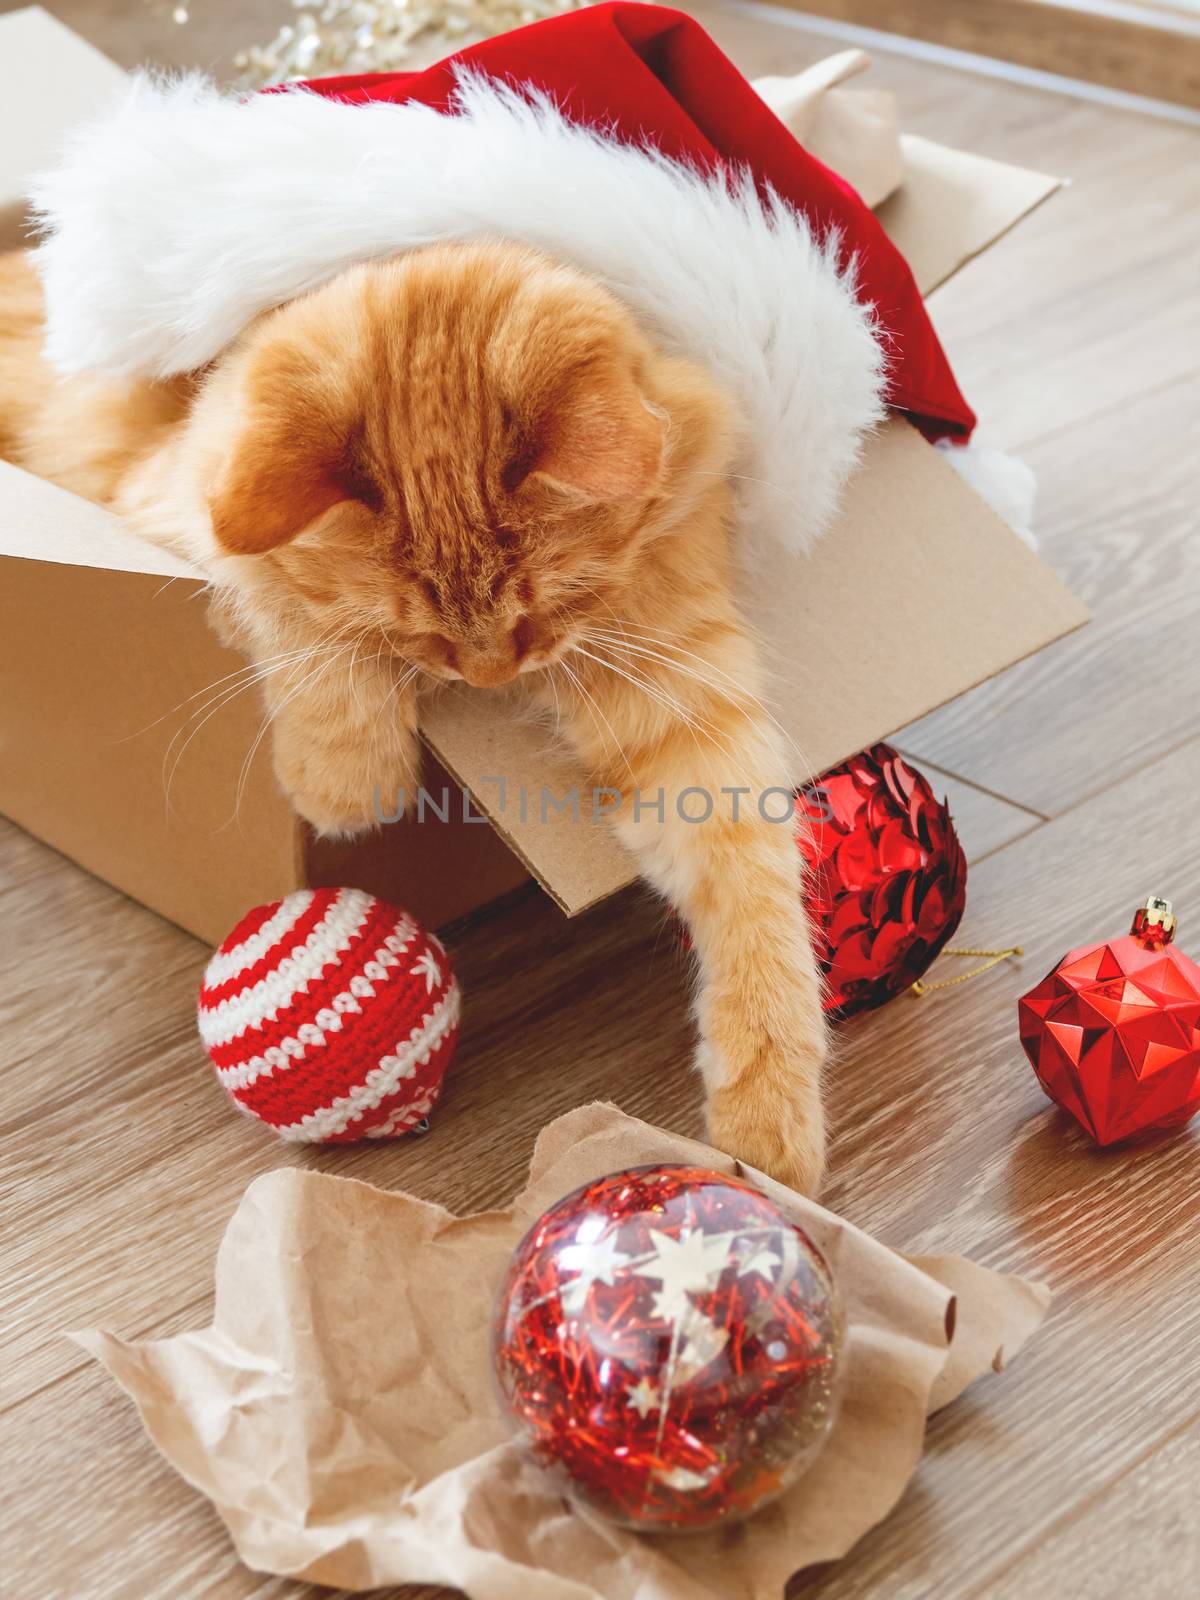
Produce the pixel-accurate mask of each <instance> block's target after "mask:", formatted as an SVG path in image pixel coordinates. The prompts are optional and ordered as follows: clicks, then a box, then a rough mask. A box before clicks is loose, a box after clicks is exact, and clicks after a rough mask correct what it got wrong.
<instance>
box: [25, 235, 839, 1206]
mask: <svg viewBox="0 0 1200 1600" xmlns="http://www.w3.org/2000/svg"><path fill="white" fill-rule="evenodd" d="M40 339H41V304H40V294H39V290H38V286H37V281H36V278H35V275H34V273H33V271H32V268H31V266H30V265H29V262H28V259H27V258H26V257H24V256H20V255H17V256H9V257H5V258H0V454H3V455H6V456H8V457H10V458H11V459H12V460H14V461H16V462H18V463H19V464H21V465H22V466H25V467H27V468H28V469H29V470H31V471H33V472H36V473H39V474H41V475H42V476H43V477H46V478H49V479H52V480H54V481H55V482H58V483H60V484H63V485H64V486H66V487H68V488H70V489H73V490H75V491H76V492H77V493H79V494H82V495H85V496H89V497H91V498H94V499H96V500H100V501H103V502H105V503H107V504H109V505H110V506H112V507H113V509H114V510H116V511H117V512H119V513H120V514H121V515H122V516H124V517H125V518H126V519H127V520H128V521H129V522H130V524H131V525H132V526H133V527H134V528H135V529H136V530H137V531H138V532H139V533H141V534H142V535H143V536H145V537H147V538H149V539H152V540H155V541H157V542H159V543H162V544H166V545H169V546H171V547H172V548H174V549H176V550H178V551H179V552H181V553H182V554H184V555H186V556H187V557H188V558H190V559H191V560H192V561H193V562H195V563H196V565H197V566H199V567H201V568H203V569H204V570H205V571H206V572H207V573H208V574H209V575H210V576H211V578H212V579H213V581H214V584H215V586H216V595H217V598H216V601H215V610H216V614H217V621H218V625H219V626H220V627H221V628H222V630H223V632H224V633H225V635H226V637H228V638H229V639H230V640H232V641H233V642H235V643H236V644H237V645H238V646H239V647H240V648H241V649H242V650H243V651H244V652H246V653H247V654H248V655H249V656H250V658H251V659H252V661H254V662H256V663H259V664H261V668H262V672H263V674H264V676H263V680H262V681H263V688H264V691H265V694H266V698H267V702H268V707H269V709H270V710H271V712H272V713H273V718H274V753H275V766H276V771H277V773H278V776H279V780H280V782H281V784H282V785H283V787H284V789H285V790H286V791H287V793H288V794H289V795H290V796H291V798H292V800H293V802H294V803H295V805H296V807H297V809H298V810H299V811H300V812H301V813H302V814H303V815H304V816H305V817H307V818H308V819H309V821H310V822H312V823H313V824H314V826H316V827H317V828H319V829H324V830H327V831H330V832H343V831H344V832H352V831H355V830H358V829H363V828H369V827H371V826H373V825H374V823H375V795H376V793H377V791H380V792H382V794H383V796H384V797H385V799H390V797H391V796H393V795H395V794H396V793H397V792H398V791H400V790H405V791H407V792H408V793H409V794H411V793H412V792H413V790H414V788H415V786H416V783H417V781H418V765H419V760H418V749H417V744H416V738H415V731H414V730H415V724H416V708H417V700H418V696H419V695H420V693H421V690H422V686H423V685H425V684H427V683H428V682H429V680H432V679H439V678H440V679H445V678H463V679H465V680H466V681H467V683H468V684H472V685H476V686H478V688H479V689H480V690H481V691H483V692H487V693H491V692H494V691H495V690H496V688H497V687H498V686H500V685H507V684H510V683H511V682H512V681H513V680H515V679H518V678H519V680H520V681H519V684H516V685H514V689H515V691H517V692H519V693H520V694H521V695H522V697H528V698H531V699H532V700H534V701H535V702H537V703H539V704H541V705H543V706H545V707H546V708H547V709H548V711H549V712H550V713H552V714H553V715H554V716H555V717H556V718H557V721H558V726H559V728H560V729H561V731H562V733H563V734H564V735H565V737H566V738H567V739H568V740H569V741H570V743H571V744H572V745H573V747H574V749H575V750H576V752H577V753H578V756H579V758H580V760H581V762H582V763H583V765H584V767H585V769H586V772H587V776H588V779H589V781H590V782H591V783H593V784H595V785H597V786H602V787H605V788H611V789H614V790H619V791H620V793H621V797H622V799H621V804H620V807H619V808H618V809H617V810H616V811H615V813H614V819H613V820H614V825H615V826H616V827H617V828H618V830H619V831H620V833H621V836H622V837H623V839H624V840H625V842H626V844H627V845H629V846H630V847H631V848H632V850H633V851H634V852H635V854H636V856H637V858H638V861H639V864H640V866H641V869H642V871H643V872H644V874H645V875H646V877H647V878H648V879H649V880H650V881H651V882H652V883H653V884H654V885H655V886H656V888H658V889H659V890H660V891H661V892H662V893H663V894H664V895H665V896H666V897H667V898H668V899H669V900H670V901H671V902H672V903H673V904H674V905H675V906H676V907H677V908H678V909H679V910H680V911H681V912H682V914H683V916H684V917H685V918H686V921H687V924H688V927H689V929H690V932H691V937H692V942H693V945H694V947H695V950H696V953H697V957H698V961H699V987H698V994H697V1001H696V1017H697V1022H698V1026H699V1035H700V1038H699V1046H698V1053H697V1064H698V1066H699V1068H700V1071H701V1074H702V1076H703V1079H704V1083H705V1087H706V1090H707V1096H708V1126H709V1134H710V1137H711V1139H712V1141H713V1142H714V1143H715V1144H716V1145H718V1146H719V1147H720V1148H722V1149H724V1150H727V1151H729V1152H730V1153H732V1154H733V1155H736V1156H738V1157H741V1158H743V1159H745V1160H746V1161H747V1162H749V1163H751V1164H752V1165H754V1166H757V1167H760V1168H762V1169H763V1170H764V1171H766V1172H768V1173H770V1174H772V1175H773V1176H774V1177H777V1178H780V1179H782V1180H783V1181H784V1182H786V1183H789V1184H792V1185H793V1186H795V1187H797V1188H800V1189H803V1190H807V1191H812V1190H813V1189H815V1188H816V1186H817V1184H818V1182H819V1179H820V1176H821V1169H822V1161H823V1146H824V1136H823V1128H822V1113H821V1095H820V1076H821V1066H822V1061H823V1058H824V1055H825V1030H824V1022H823V1017H822V1012H821V1004H820V988H819V979H818V975H817V972H816V969H815V965H814V961H813V956H812V948H811V943H810V939H809V931H808V927H807V923H806V918H805V914H804V911H803V909H802V905H801V899H800V872H801V864H800V857H799V852H798V849H797V846H796V844H795V841H794V837H793V829H792V827H791V826H790V824H787V823H785V824H783V825H781V824H780V823H778V822H770V821H767V820H765V819H764V816H763V814H762V811H761V810H760V807H759V805H758V803H757V801H758V797H759V796H761V795H763V794H764V792H765V791H770V790H787V789H788V788H789V778H788V769H787V763H786V762H785V760H784V755H783V751H782V748H781V741H780V738H779V737H778V735H777V733H776V731H775V728H774V724H773V722H772V720H771V718H770V717H769V715H768V714H767V713H766V712H765V711H764V710H763V709H762V706H761V704H760V701H759V698H758V696H759V692H760V683H759V668H758V664H757V661H756V655H755V648H754V645H753V644H752V642H751V640H750V639H749V637H748V636H747V633H746V631H745V629H744V627H743V625H742V622H741V619H740V618H739V615H738V610H737V607H736V605H735V602H734V599H733V572H734V552H733V550H732V548H731V546H732V541H733V533H732V517H731V501H732V496H731V490H730V484H729V479H728V465H729V460H730V456H731V451H732V442H733V426H732V418H731V415H730V406H729V402H728V401H727V399H726V397H725V396H724V394H723V393H722V392H721V391H720V390H719V389H718V388H717V387H716V385H715V384H714V382H713V380H712V379H711V378H710V377H709V376H708V375H707V374H706V373H705V372H704V371H702V370H701V369H699V368H697V367H695V366H692V365H689V364H686V363H684V362H681V361H678V360H674V359H668V358H667V357H665V356H664V355H662V354H661V353H660V352H659V351H657V350H656V349H655V348H654V347H653V346H652V345H651V344H650V343H649V342H648V340H647V339H646V337H645V336H644V335H643V334H642V333H641V332H640V330H639V329H638V327H637V325H636V324H635V322H634V320H633V318H632V317H631V316H630V315H629V313H628V312H627V311H626V310H625V309H624V308H623V307H622V306H621V305H620V304H619V303H618V302H617V301H616V300H615V299H614V298H613V297H612V296H611V295H609V294H608V293H607V292H606V291H604V290H603V289H602V288H600V287H599V286H598V285H597V284H595V283H594V282H592V281H591V280H590V279H588V278H587V277H585V276H583V275H582V274H580V273H578V272H576V271H574V270H571V269H568V268H566V267H564V266H561V265H558V264H557V263H555V262H553V261H550V260H548V259H546V258H545V257H543V256H540V255H537V254H536V253H534V252H532V251H530V250H528V249H526V248H523V247H518V246H514V245H506V244H495V243H481V244H459V245H437V246H430V247H428V248H425V249H421V250H416V251H413V252H411V253H409V254H407V255H404V256H401V257H399V258H396V259H393V260H389V261H381V262H375V263H371V264H368V265H365V266H358V267H354V268H351V269H350V270H347V271H345V272H343V273H342V274H341V275H339V276H338V277H336V278H334V279H333V280H332V281H330V282H329V283H328V284H327V285H325V286H324V287H323V288H320V289H317V290H315V291H313V292H312V293H310V294H308V295H306V296H305V297H303V298H301V299H299V300H296V301H293V302H291V303H290V304H288V305H286V306H284V307H282V308H281V309H279V310H277V311H274V312H271V313H269V314H267V315H266V316H264V317H262V318H260V319H259V320H258V321H257V322H256V323H255V324H254V325H253V326H252V327H251V328H250V329H249V330H248V331H247V332H246V333H245V335H244V336H243V337H242V338H241V340H240V341H239V342H238V343H236V344H235V345H234V346H232V347H231V348H230V349H229V350H228V351H227V352H226V353H225V354H224V355H223V356H222V357H221V358H220V359H219V360H218V361H216V362H215V363H214V364H213V366H212V367H211V368H210V369H209V370H208V371H207V372H205V373H203V374H200V375H197V376H196V377H195V378H191V379H184V380H176V381H173V382H171V383H170V384H154V383H150V382H145V381H140V380H139V381H131V382H128V383H124V384H113V383H99V382H93V381H89V380H78V379H73V380H69V381H68V380H60V379H58V378H56V377H55V376H54V375H53V374H52V373H51V371H50V370H49V369H48V368H47V366H46V365H45V364H44V362H43V360H42V358H41V354H40ZM660 790H661V791H662V794H663V804H662V805H661V807H660V806H659V805H658V803H657V801H658V793H659V791H660ZM687 790H691V791H697V790H699V791H702V794H701V795H700V796H699V797H698V796H697V795H696V794H694V793H693V794H692V795H691V796H689V797H687V798H685V801H684V809H685V811H687V812H688V813H689V814H690V815H691V816H693V817H696V816H699V815H700V814H702V813H703V811H704V810H705V807H706V804H707V803H708V801H707V800H706V799H705V797H706V796H707V797H709V799H710V800H711V804H712V812H711V815H710V816H709V817H708V818H707V820H704V821H690V822H689V821H685V820H683V819H682V818H681V816H680V813H679V810H678V809H677V804H676V801H677V797H678V796H679V795H680V794H681V792H683V791H687ZM635 797H639V798H640V803H639V804H637V805H635ZM767 809H769V810H770V811H771V812H772V814H773V815H776V816H778V814H779V812H780V811H781V810H783V809H784V805H783V803H782V802H781V800H780V797H779V796H778V794H776V795H774V796H773V797H772V799H771V800H770V801H769V802H767Z"/></svg>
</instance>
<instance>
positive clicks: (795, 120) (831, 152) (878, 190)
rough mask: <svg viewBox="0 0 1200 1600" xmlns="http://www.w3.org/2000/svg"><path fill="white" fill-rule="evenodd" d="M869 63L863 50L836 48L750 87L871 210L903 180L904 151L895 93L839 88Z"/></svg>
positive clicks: (868, 57)
mask: <svg viewBox="0 0 1200 1600" xmlns="http://www.w3.org/2000/svg"><path fill="white" fill-rule="evenodd" d="M870 65H871V58H870V56H868V55H867V54H866V53H865V51H862V50H842V51H840V52H839V53H838V54H837V55H834V56H826V57H825V59H824V60H822V61H817V62H814V64H813V65H812V66H811V67H808V68H806V69H805V71H803V72H797V73H795V74H794V75H793V76H791V77H788V78H755V79H754V81H753V86H754V88H755V90H756V91H757V93H758V94H759V96H760V97H761V98H762V99H763V100H765V101H766V102H767V104H768V105H769V106H770V108H771V110H772V111H773V112H774V113H775V115H776V116H777V117H778V118H779V120H780V122H782V123H783V124H784V126H785V127H786V128H787V129H788V131H789V132H790V133H792V134H793V135H794V136H795V138H796V140H797V141H798V143H800V144H802V145H803V146H804V148H805V149H806V150H807V151H808V152H809V153H810V154H811V155H814V156H816V158H817V160H818V161H823V162H824V163H825V165H826V166H827V167H831V168H832V169H833V171H834V172H836V173H837V174H838V176H839V177H841V178H845V180H846V182H847V183H849V184H851V185H852V186H853V187H854V188H855V189H857V190H858V192H859V194H860V195H861V196H862V198H863V200H864V201H865V203H866V204H867V205H869V206H871V207H872V208H873V207H875V206H878V205H881V204H882V203H883V202H884V201H885V200H886V199H887V197H888V195H890V194H892V193H894V191H895V190H897V189H898V188H899V187H900V185H901V184H902V183H903V181H904V152H903V149H902V148H901V144H900V119H899V115H898V112H897V110H896V97H895V95H893V94H891V93H890V92H889V91H888V90H887V89H846V88H843V87H842V85H843V84H845V83H846V81H847V80H848V79H850V78H854V77H857V76H858V74H859V73H860V72H865V71H866V70H867V68H868V67H869V66H870Z"/></svg>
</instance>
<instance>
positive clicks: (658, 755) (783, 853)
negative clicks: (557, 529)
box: [564, 619, 826, 1193]
mask: <svg viewBox="0 0 1200 1600" xmlns="http://www.w3.org/2000/svg"><path fill="white" fill-rule="evenodd" d="M648 637H649V638H650V639H651V640H652V642H647V639H648ZM586 648H587V649H588V651H589V652H590V653H591V655H592V656H593V657H594V656H597V655H599V656H603V657H605V658H606V659H608V660H609V661H610V662H611V668H612V669H613V670H608V671H605V670H604V669H602V668H601V667H600V666H599V664H598V663H597V662H596V661H595V660H590V661H584V662H579V661H578V659H577V657H574V656H573V657H571V658H569V659H570V660H571V661H572V662H573V663H574V666H573V670H574V671H576V673H577V675H582V674H581V673H580V669H581V668H582V669H584V670H586V673H587V676H586V678H585V679H584V683H585V686H586V688H587V689H588V691H589V693H590V694H591V695H592V696H593V697H594V698H595V700H596V702H597V704H596V706H595V708H594V709H592V708H589V706H588V705H587V704H586V701H584V700H582V699H581V698H579V697H576V696H572V697H570V698H569V699H568V700H566V701H565V702H564V703H565V704H567V705H568V706H569V707H570V712H569V715H570V732H571V734H572V736H573V740H574V742H575V744H576V745H577V747H578V748H579V749H580V751H581V753H582V754H583V755H584V756H585V759H586V760H587V763H588V766H589V768H590V770H591V771H592V772H593V773H595V774H598V775H599V781H600V782H602V783H604V784H605V785H611V786H612V787H614V788H618V789H620V791H621V803H620V807H619V809H618V810H617V811H616V812H615V815H614V820H615V822H616V826H617V828H618V830H619V832H620V834H621V836H622V837H623V839H624V840H625V842H626V843H627V844H628V845H629V846H630V847H631V849H632V850H633V852H634V854H635V855H636V857H637V859H638V863H639V866H640V867H641V870H642V871H643V873H644V874H645V875H646V877H647V878H649V879H650V881H651V882H652V883H653V884H654V885H655V886H656V887H657V888H658V889H659V890H660V891H661V892H662V893H663V894H664V895H665V896H666V897H667V899H668V900H669V901H670V902H671V903H672V904H673V905H674V906H675V907H676V908H677V909H678V910H679V911H680V913H681V914H682V915H683V917H684V919H685V920H686V922H687V926H688V929H689V931H690V934H691V938H692V943H693V945H694V947H695V951H696V955H697V958H698V962H699V984H698V990H697V996H696V1017H697V1022H698V1024H699V1032H700V1041H699V1048H698V1053H697V1065H698V1067H699V1069H700V1071H701V1073H702V1075H703V1078H704V1083H705V1086H706V1089H707V1094H708V1128H709V1136H710V1138H711V1139H712V1142H713V1143H714V1144H716V1145H717V1146H718V1147H719V1148H721V1149H723V1150H726V1151H728V1152H729V1153H730V1154H732V1155H735V1156H737V1157H739V1158H741V1159H743V1160H745V1161H747V1162H748V1163H750V1164H751V1165H752V1166H755V1167H758V1168H760V1169H762V1170H763V1171H764V1172H767V1173H769V1174H770V1175H771V1176H772V1177H775V1178H778V1179H780V1180H782V1181H783V1182H784V1183H788V1184H790V1185H792V1186H793V1187H794V1188H797V1189H802V1190H804V1191H806V1192H808V1193H811V1192H813V1191H814V1190H815V1189H816V1187H817V1185H818V1183H819V1182H820V1178H821V1172H822V1167H823V1163H824V1146H825V1135H824V1122H823V1116H822V1109H821V1069H822V1064H823V1062H824V1059H825V1052H826V1029H825V1021H824V1017H823V1014H822V1009H821V990H820V980H819V975H818V972H817V968H816V963H815V961H814V958H813V951H812V942H811V937H810V932H809V927H808V922H807V916H806V913H805V911H804V909H803V905H802V902H801V893H800V879H801V858H800V852H799V848H798V846H797V844H796V841H795V827H794V822H793V819H792V808H791V804H790V796H791V785H790V783H789V779H788V766H787V762H786V760H785V756H784V749H783V741H782V738H781V736H780V735H779V733H778V732H777V730H776V728H775V726H774V724H773V722H772V721H771V719H770V717H769V716H768V715H767V714H766V712H765V711H764V710H763V709H762V707H761V705H760V704H759V703H758V701H757V700H756V699H754V698H753V696H754V695H755V694H756V691H757V672H756V667H755V661H754V652H753V649H752V647H751V646H750V644H749V642H748V640H747V639H746V638H745V636H744V635H743V634H742V632H741V630H740V628H739V627H738V626H737V625H736V623H735V622H734V621H733V620H732V619H721V620H715V621H714V622H713V623H712V624H711V625H710V626H709V627H708V628H701V629H698V630H696V631H695V632H694V633H693V634H692V636H691V637H689V638H688V639H679V640H676V641H673V642H672V643H671V644H667V643H665V642H664V641H663V640H662V639H661V637H660V638H658V639H656V640H655V639H653V636H648V635H647V634H646V633H645V632H644V631H640V632H634V631H631V632H630V634H629V635H628V636H627V637H626V640H625V642H624V643H617V642H615V641H614V640H613V638H612V635H611V634H610V635H609V636H608V643H607V645H604V644H597V643H595V642H592V643H589V644H588V645H587V647H586ZM616 673H622V674H625V675H626V678H621V677H618V676H616ZM627 678H636V679H638V680H640V683H641V688H640V689H635V688H634V687H633V686H632V685H631V684H630V683H629V682H628V681H626V680H627ZM597 712H599V713H600V715H599V716H597V715H596V713H597ZM618 738H619V740H620V744H621V747H622V748H621V750H620V751H619V752H618V751H617V750H616V748H615V744H616V742H617V740H618Z"/></svg>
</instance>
